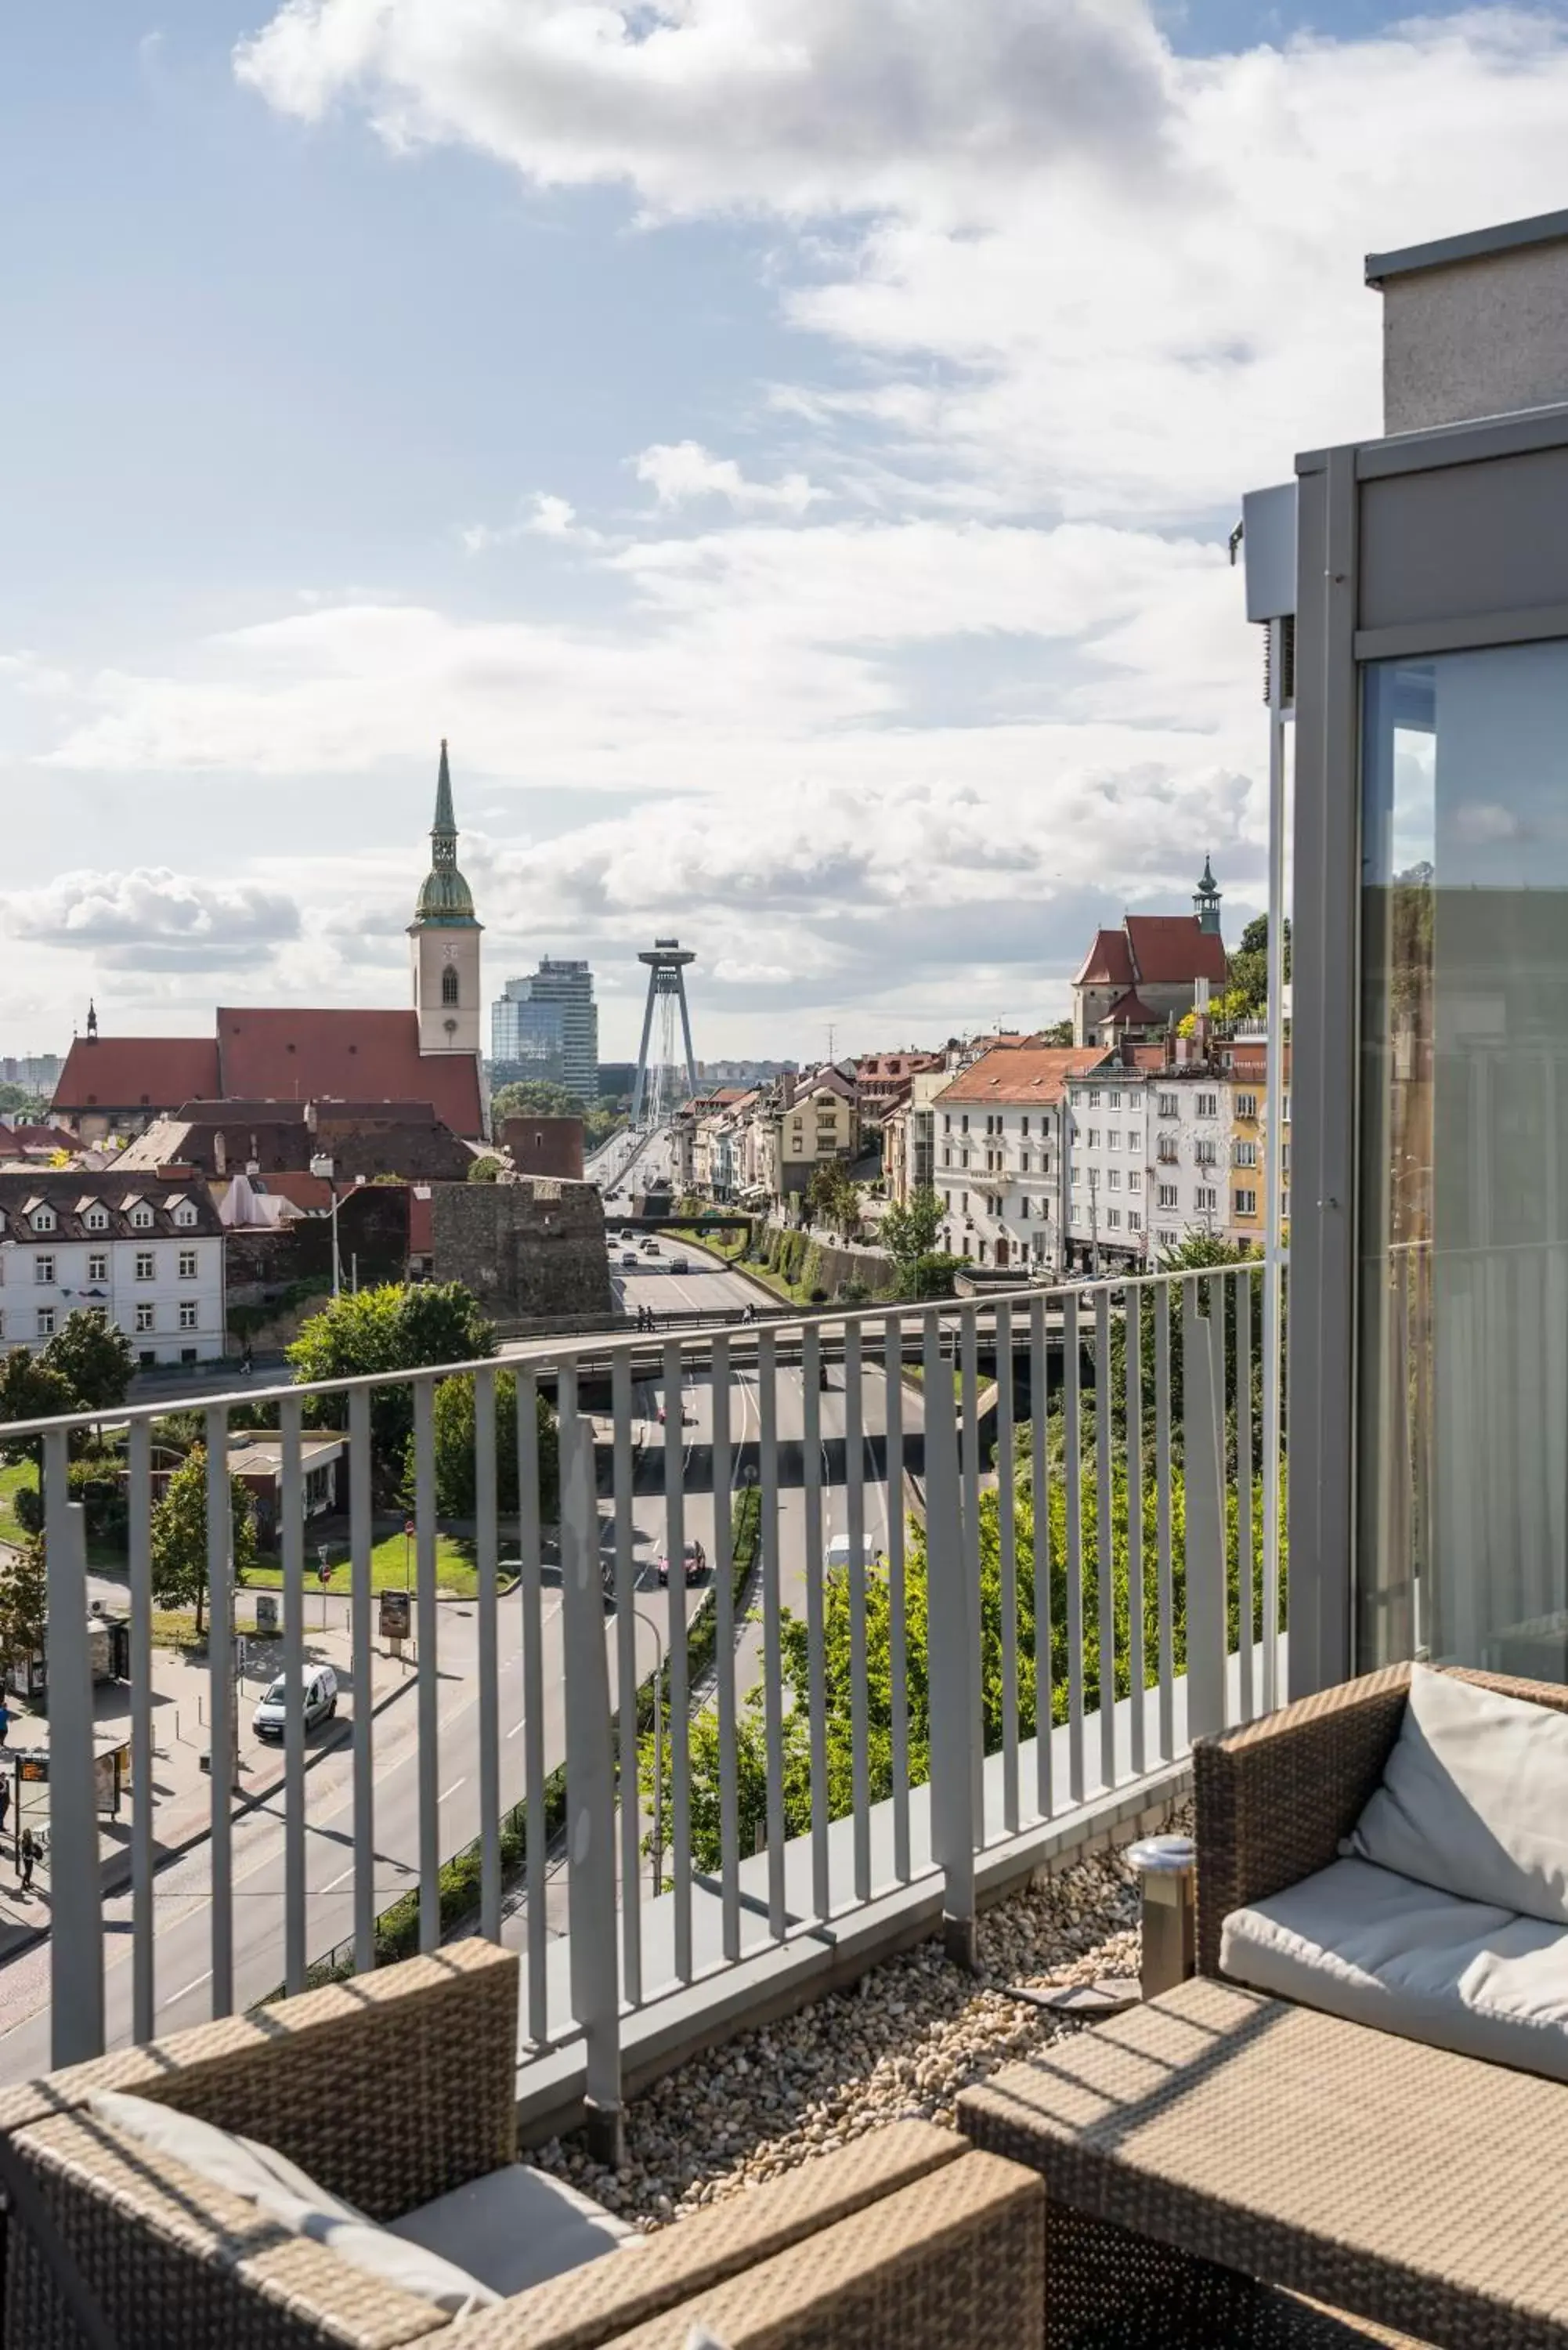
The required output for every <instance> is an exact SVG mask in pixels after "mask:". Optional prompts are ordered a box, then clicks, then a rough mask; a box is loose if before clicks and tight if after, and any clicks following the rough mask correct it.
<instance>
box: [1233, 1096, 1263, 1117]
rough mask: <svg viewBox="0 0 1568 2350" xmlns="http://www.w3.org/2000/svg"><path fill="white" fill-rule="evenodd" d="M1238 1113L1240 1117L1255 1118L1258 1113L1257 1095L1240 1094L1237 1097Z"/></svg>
mask: <svg viewBox="0 0 1568 2350" xmlns="http://www.w3.org/2000/svg"><path fill="white" fill-rule="evenodd" d="M1236 1115H1237V1117H1238V1118H1256V1117H1257V1115H1258V1097H1257V1095H1256V1094H1238V1095H1237V1097H1236Z"/></svg>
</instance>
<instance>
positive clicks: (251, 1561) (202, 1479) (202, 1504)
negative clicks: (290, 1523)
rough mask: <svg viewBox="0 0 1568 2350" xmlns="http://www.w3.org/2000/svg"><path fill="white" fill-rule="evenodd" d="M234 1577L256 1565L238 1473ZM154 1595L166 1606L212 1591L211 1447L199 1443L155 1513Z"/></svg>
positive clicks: (232, 1487)
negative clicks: (209, 1548) (209, 1551)
mask: <svg viewBox="0 0 1568 2350" xmlns="http://www.w3.org/2000/svg"><path fill="white" fill-rule="evenodd" d="M229 1508H230V1512H231V1513H232V1524H233V1537H232V1539H233V1557H234V1580H235V1581H236V1583H243V1582H244V1579H245V1575H246V1573H247V1572H248V1570H249V1569H250V1568H251V1567H253V1566H254V1565H255V1559H256V1530H255V1520H254V1515H253V1513H252V1510H251V1497H250V1495H249V1494H248V1493H247V1492H246V1491H245V1489H244V1485H242V1484H241V1482H240V1481H239V1479H238V1478H237V1477H231V1478H230V1479H229ZM151 1537H152V1541H151V1547H152V1596H153V1597H154V1598H155V1599H156V1600H157V1601H158V1603H159V1605H160V1606H161V1607H194V1608H195V1610H196V1638H198V1639H200V1638H201V1637H202V1607H203V1606H204V1605H205V1601H206V1596H207V1451H206V1447H205V1445H202V1444H198V1445H197V1446H196V1448H195V1450H194V1451H192V1452H191V1453H189V1454H187V1456H186V1458H185V1459H184V1460H183V1461H182V1462H181V1463H180V1466H179V1468H178V1469H176V1470H175V1471H174V1473H173V1475H172V1476H171V1478H170V1480H169V1482H168V1484H167V1485H166V1486H165V1487H164V1489H163V1498H162V1500H161V1502H160V1503H158V1505H157V1507H156V1508H155V1509H154V1511H153V1513H152V1527H151Z"/></svg>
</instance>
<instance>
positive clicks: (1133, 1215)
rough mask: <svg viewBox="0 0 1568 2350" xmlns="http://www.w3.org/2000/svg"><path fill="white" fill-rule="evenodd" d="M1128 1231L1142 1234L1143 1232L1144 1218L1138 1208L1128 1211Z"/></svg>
mask: <svg viewBox="0 0 1568 2350" xmlns="http://www.w3.org/2000/svg"><path fill="white" fill-rule="evenodd" d="M1127 1230H1128V1232H1142V1230H1143V1218H1142V1216H1141V1215H1140V1214H1139V1212H1138V1211H1137V1209H1136V1208H1129V1209H1128V1210H1127Z"/></svg>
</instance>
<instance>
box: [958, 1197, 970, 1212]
mask: <svg viewBox="0 0 1568 2350" xmlns="http://www.w3.org/2000/svg"><path fill="white" fill-rule="evenodd" d="M959 1213H960V1215H961V1216H967V1215H968V1213H969V1193H968V1192H967V1191H961V1192H960V1193H959Z"/></svg>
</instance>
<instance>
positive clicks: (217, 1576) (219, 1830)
mask: <svg viewBox="0 0 1568 2350" xmlns="http://www.w3.org/2000/svg"><path fill="white" fill-rule="evenodd" d="M204 1424H205V1428H206V1436H207V1717H208V1720H209V1721H211V1723H212V1739H211V1743H212V1754H211V1763H212V1773H211V1776H212V1814H211V1817H212V1837H211V1843H212V1857H211V1871H210V1873H211V1878H212V1887H213V2015H214V2016H223V2015H231V2014H233V2012H234V1763H235V1759H236V1745H235V1738H234V1720H235V1716H234V1519H233V1516H232V1514H231V1508H232V1505H231V1503H230V1498H229V1494H230V1488H229V1415H228V1413H227V1412H226V1411H225V1410H224V1409H223V1407H222V1405H209V1407H208V1409H207V1411H206V1413H205V1415H204Z"/></svg>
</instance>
